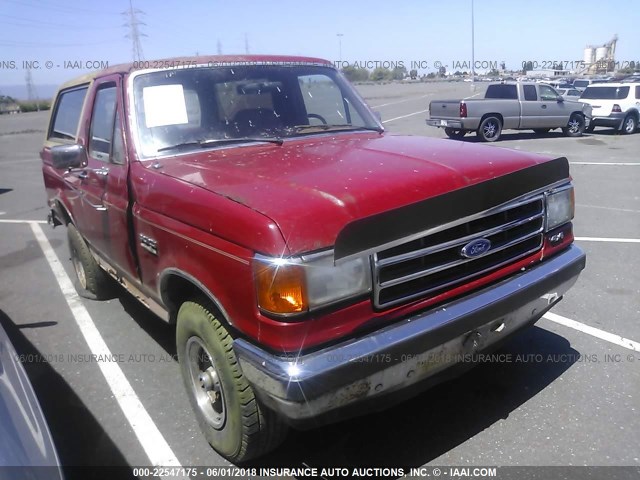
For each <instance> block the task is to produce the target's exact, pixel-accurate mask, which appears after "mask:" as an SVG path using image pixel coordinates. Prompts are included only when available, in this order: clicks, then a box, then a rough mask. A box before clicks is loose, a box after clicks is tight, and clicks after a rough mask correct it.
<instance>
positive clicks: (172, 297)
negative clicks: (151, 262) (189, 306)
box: [158, 268, 234, 328]
mask: <svg viewBox="0 0 640 480" xmlns="http://www.w3.org/2000/svg"><path fill="white" fill-rule="evenodd" d="M158 285H159V287H158V288H159V294H160V298H161V299H162V303H164V305H165V306H166V307H167V310H168V311H169V322H170V323H173V324H175V323H176V319H177V315H178V310H179V308H180V305H182V303H184V302H185V301H188V300H193V299H195V298H198V297H203V298H205V299H206V300H207V301H208V302H209V303H210V306H211V307H212V308H213V309H214V310H215V312H214V313H215V314H216V316H217V318H218V319H219V320H220V321H221V322H223V323H225V324H227V325H228V326H230V327H232V328H233V327H234V324H233V322H232V321H231V318H230V316H229V314H228V313H227V311H226V310H225V308H224V306H223V305H222V303H221V302H220V300H219V299H218V298H217V297H216V295H214V294H213V293H212V292H211V291H210V290H209V289H208V288H207V287H206V286H205V285H204V284H203V283H202V282H200V281H199V280H198V279H197V278H195V277H194V276H193V275H190V274H188V273H186V272H184V271H182V270H180V269H177V268H167V269H165V270H164V271H163V272H162V274H161V275H160V281H159V283H158Z"/></svg>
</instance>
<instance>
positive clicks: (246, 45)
mask: <svg viewBox="0 0 640 480" xmlns="http://www.w3.org/2000/svg"><path fill="white" fill-rule="evenodd" d="M244 53H246V54H247V55H249V37H248V36H247V34H246V33H245V34H244Z"/></svg>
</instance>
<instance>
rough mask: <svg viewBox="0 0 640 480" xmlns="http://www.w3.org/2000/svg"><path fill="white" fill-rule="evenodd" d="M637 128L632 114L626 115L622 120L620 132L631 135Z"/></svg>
mask: <svg viewBox="0 0 640 480" xmlns="http://www.w3.org/2000/svg"><path fill="white" fill-rule="evenodd" d="M636 128H638V120H637V119H636V117H634V116H633V115H627V116H626V117H625V118H624V121H623V122H622V133H624V134H625V135H631V134H632V133H634V132H635V131H636Z"/></svg>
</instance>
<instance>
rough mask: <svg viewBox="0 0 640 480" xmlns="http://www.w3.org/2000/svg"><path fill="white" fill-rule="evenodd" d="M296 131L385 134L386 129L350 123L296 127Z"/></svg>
mask: <svg viewBox="0 0 640 480" xmlns="http://www.w3.org/2000/svg"><path fill="white" fill-rule="evenodd" d="M293 128H295V130H296V131H298V132H300V131H302V130H314V129H317V130H322V131H329V130H330V131H332V132H336V131H340V130H345V131H349V130H368V131H371V132H378V133H382V132H384V128H381V127H364V126H362V127H361V126H358V125H352V124H350V123H343V124H342V125H327V124H324V123H323V124H321V125H296V126H295V127H293Z"/></svg>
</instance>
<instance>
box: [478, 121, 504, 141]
mask: <svg viewBox="0 0 640 480" xmlns="http://www.w3.org/2000/svg"><path fill="white" fill-rule="evenodd" d="M477 133H478V136H479V137H480V138H481V139H482V140H484V141H485V142H495V141H496V140H498V139H499V138H500V135H501V134H502V122H501V121H500V119H499V118H498V117H487V118H485V119H484V120H482V122H480V126H479V127H478V132H477Z"/></svg>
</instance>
